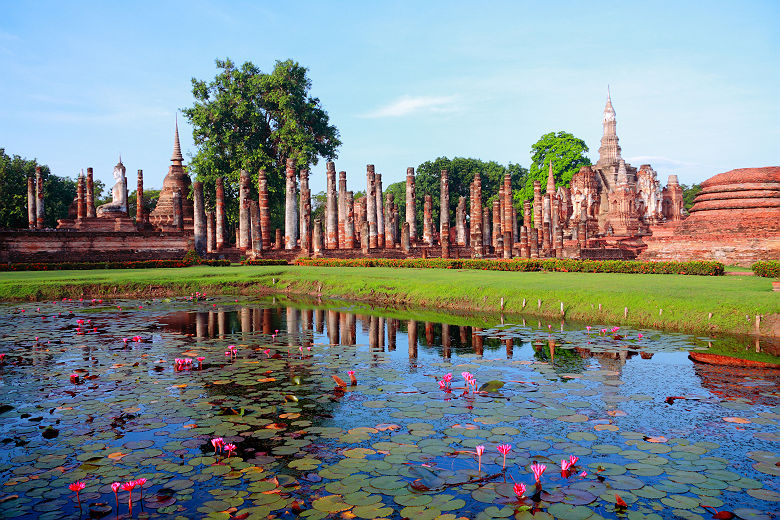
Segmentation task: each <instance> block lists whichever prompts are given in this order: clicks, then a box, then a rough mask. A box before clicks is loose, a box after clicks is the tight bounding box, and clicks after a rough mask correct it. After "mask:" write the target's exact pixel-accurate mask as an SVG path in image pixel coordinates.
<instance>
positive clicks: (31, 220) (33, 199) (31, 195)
mask: <svg viewBox="0 0 780 520" xmlns="http://www.w3.org/2000/svg"><path fill="white" fill-rule="evenodd" d="M37 201H38V197H37V196H36V195H35V177H27V227H28V228H29V229H35V228H36V224H35V223H36V221H37V220H38V212H37V211H36V209H35V206H36V203H37Z"/></svg>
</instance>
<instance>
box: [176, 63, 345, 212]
mask: <svg viewBox="0 0 780 520" xmlns="http://www.w3.org/2000/svg"><path fill="white" fill-rule="evenodd" d="M216 65H217V68H218V69H221V72H219V73H218V74H217V76H216V77H215V78H214V80H213V81H211V82H206V81H201V80H198V79H196V78H193V79H192V94H193V96H194V97H195V104H194V105H193V106H192V107H190V108H185V109H184V110H183V112H184V115H185V116H186V117H187V118H188V119H189V121H190V122H191V123H192V125H193V138H194V140H195V144H196V145H197V147H198V151H197V153H196V154H195V156H194V157H193V158H192V161H191V162H190V166H189V169H190V171H192V172H193V173H195V174H196V176H197V178H198V180H200V181H202V182H203V183H204V189H205V192H206V194H207V199H208V200H209V204H210V205H213V204H214V200H215V197H214V189H215V188H214V186H215V181H216V178H217V177H223V178H224V180H225V199H226V200H225V202H226V210H227V213H228V219H229V220H230V221H232V222H236V221H237V219H238V203H237V200H236V198H237V195H238V181H239V175H240V171H241V170H242V169H243V170H247V171H248V172H249V174H250V177H251V180H252V190H253V192H255V191H256V189H257V172H258V170H259V169H260V168H264V169H265V171H266V173H267V176H268V192H269V205H270V207H271V216H272V225H273V226H274V227H279V226H280V225H281V224H282V220H283V215H282V211H280V210H281V208H283V207H284V185H285V178H284V175H285V163H286V160H287V159H288V158H291V159H294V160H295V164H296V167H297V168H298V169H302V168H308V167H309V165H316V164H317V162H318V158H319V157H323V158H325V159H328V160H331V159H335V158H336V157H337V154H336V151H337V149H338V147H339V146H340V145H341V141H340V140H339V133H338V130H337V129H336V127H335V126H333V125H331V124H330V122H329V119H328V114H327V112H325V110H323V108H322V107H321V105H320V100H319V99H317V98H314V97H311V96H310V95H309V89H310V88H311V81H310V80H309V78H308V77H307V74H306V73H307V69H306V68H305V67H302V66H301V65H299V64H298V63H297V62H294V61H292V60H286V61H277V62H276V65H275V66H274V70H273V72H271V73H270V74H267V73H264V72H262V71H261V70H260V69H259V68H257V67H256V66H255V65H254V64H252V63H251V62H246V63H244V64H243V65H242V66H241V67H237V66H236V65H235V64H234V63H233V62H232V61H230V60H229V59H226V60H219V59H218V60H216Z"/></svg>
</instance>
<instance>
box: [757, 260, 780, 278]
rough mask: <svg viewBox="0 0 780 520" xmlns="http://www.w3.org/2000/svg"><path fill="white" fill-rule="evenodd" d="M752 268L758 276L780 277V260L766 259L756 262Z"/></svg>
mask: <svg viewBox="0 0 780 520" xmlns="http://www.w3.org/2000/svg"><path fill="white" fill-rule="evenodd" d="M752 269H753V273H754V274H755V275H756V276H766V277H767V278H780V260H765V261H763V262H756V263H755V264H753V266H752Z"/></svg>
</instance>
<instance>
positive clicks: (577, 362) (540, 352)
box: [532, 338, 586, 373]
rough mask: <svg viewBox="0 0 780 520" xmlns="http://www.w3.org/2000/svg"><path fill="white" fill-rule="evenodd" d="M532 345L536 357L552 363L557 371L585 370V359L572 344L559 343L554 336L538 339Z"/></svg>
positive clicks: (574, 371)
mask: <svg viewBox="0 0 780 520" xmlns="http://www.w3.org/2000/svg"><path fill="white" fill-rule="evenodd" d="M532 346H533V350H534V359H535V360H537V361H543V362H546V363H550V364H551V365H552V367H553V369H554V370H555V372H556V373H565V372H573V373H579V372H582V371H583V370H585V367H586V363H585V361H584V360H583V358H582V356H581V355H580V353H579V352H577V350H575V349H574V348H573V347H572V346H571V345H565V346H564V345H558V344H556V342H555V339H554V338H548V339H547V340H542V339H536V340H534V341H533V343H532Z"/></svg>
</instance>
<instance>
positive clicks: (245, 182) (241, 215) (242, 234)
mask: <svg viewBox="0 0 780 520" xmlns="http://www.w3.org/2000/svg"><path fill="white" fill-rule="evenodd" d="M251 240H252V237H251V234H250V231H249V173H248V172H247V171H246V170H241V176H240V177H239V184H238V244H236V245H237V246H238V248H239V249H240V250H241V251H248V250H249V249H250V248H251V247H252V242H251Z"/></svg>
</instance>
